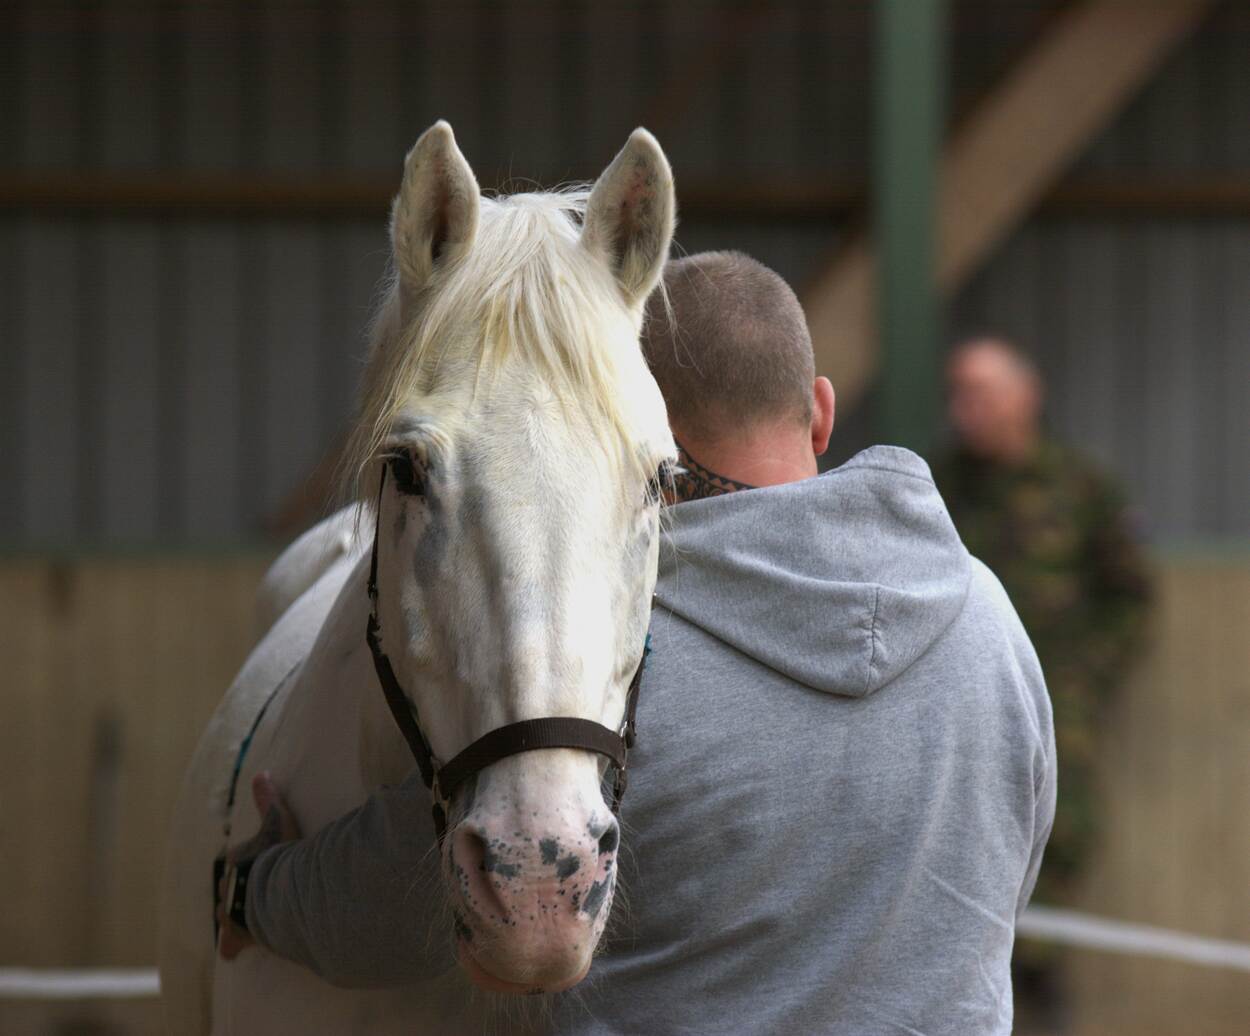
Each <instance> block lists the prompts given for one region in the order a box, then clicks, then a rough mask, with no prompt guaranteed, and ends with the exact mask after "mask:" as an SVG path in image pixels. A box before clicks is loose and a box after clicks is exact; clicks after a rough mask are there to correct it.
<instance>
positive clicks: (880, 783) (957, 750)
mask: <svg viewBox="0 0 1250 1036" xmlns="http://www.w3.org/2000/svg"><path fill="white" fill-rule="evenodd" d="M652 648H653V651H652V654H651V657H650V659H649V661H648V666H647V670H646V674H645V678H644V681H643V686H642V692H641V699H640V704H639V710H638V729H639V743H638V746H637V748H636V749H635V751H634V753H633V756H632V758H631V767H630V788H629V794H628V796H627V797H626V799H625V803H624V809H623V813H622V824H623V828H624V832H625V834H624V840H623V850H622V859H621V874H620V877H621V882H622V885H623V888H624V890H625V895H626V897H627V900H628V904H629V906H628V909H625V908H624V904H623V903H620V902H618V904H617V907H616V910H617V912H618V914H619V915H620V916H619V917H617V918H616V919H615V920H614V924H613V927H612V929H611V930H610V931H609V935H608V937H607V938H606V939H605V943H606V950H605V952H604V953H603V954H602V955H601V956H600V957H599V958H598V959H597V960H596V962H595V965H594V967H593V968H592V970H591V973H590V976H589V978H588V979H587V980H586V981H585V982H584V983H583V984H582V985H581V986H579V987H577V989H576V990H575V991H574V992H573V993H572V994H566V995H564V996H561V997H556V998H554V1002H553V1009H552V1012H551V1014H550V1017H549V1019H548V1020H547V1023H546V1026H547V1028H548V1030H549V1031H553V1032H569V1033H588V1034H589V1033H629V1034H651V1033H656V1034H660V1033H683V1034H684V1033H691V1034H693V1033H716V1034H721V1033H743V1034H745V1033H839V1034H846V1036H867V1034H874V1033H883V1034H885V1033H910V1034H925V1036H937V1034H940V1033H950V1034H959V1036H979V1034H987V1036H988V1034H999V1033H1009V1032H1010V1031H1011V1003H1012V1000H1011V979H1010V972H1009V962H1010V958H1011V949H1012V942H1013V938H1014V932H1015V920H1016V917H1017V915H1018V914H1019V912H1020V911H1021V910H1022V909H1023V908H1024V905H1025V903H1026V902H1027V900H1028V896H1029V893H1030V891H1031V890H1032V886H1033V881H1034V879H1035V877H1036V874H1037V869H1038V866H1039V864H1040V862H1041V857H1042V850H1043V847H1044V846H1045V843H1046V837H1047V835H1048V834H1049V831H1050V825H1051V821H1052V818H1053V815H1054V798H1055V755H1054V751H1055V750H1054V736H1053V731H1052V725H1051V711H1050V703H1049V700H1048V698H1047V695H1046V689H1045V685H1044V683H1043V681H1042V674H1041V672H1040V670H1039V668H1038V664H1037V659H1036V656H1035V655H1034V652H1033V649H1032V647H1031V646H1030V644H1029V641H1028V638H1027V637H1026V635H1025V633H1024V631H1023V629H1022V628H1021V626H1020V623H1019V620H1018V619H1017V618H1016V615H1015V612H1014V611H1013V609H1012V607H1011V604H1010V603H1009V602H1008V600H1007V597H1006V595H1005V594H1004V593H1003V590H1002V588H1001V587H1000V586H999V584H998V582H997V580H996V579H995V578H994V576H993V575H992V574H991V573H990V572H989V570H988V569H987V568H985V566H984V565H982V564H981V563H980V562H978V561H976V560H975V559H974V558H972V557H970V556H969V554H968V553H967V551H966V550H965V549H964V547H963V545H962V544H961V543H960V540H959V537H958V535H957V534H956V532H955V529H954V527H953V526H952V525H951V521H950V518H949V516H948V515H947V513H946V508H945V506H944V505H943V503H942V500H941V498H940V497H939V495H938V493H937V490H936V489H935V487H934V485H933V482H932V480H931V478H930V476H929V471H928V468H927V467H926V466H925V464H924V462H923V461H922V460H920V459H919V458H918V457H916V456H915V455H914V454H911V453H909V452H907V451H906V450H902V449H897V448H893V447H883V446H878V447H874V448H872V449H869V450H865V451H864V452H862V453H860V454H859V455H858V456H856V457H854V458H853V459H852V460H850V461H849V462H848V463H846V464H844V465H843V466H842V467H840V468H838V469H837V470H835V471H831V472H829V473H827V474H825V475H823V476H820V477H818V478H813V479H808V480H806V481H803V482H796V483H791V484H788V485H782V486H775V487H770V488H765V489H757V490H752V491H750V492H740V493H735V494H732V495H729V496H722V497H716V498H714V499H708V500H697V501H692V502H690V503H684V504H680V505H678V506H676V507H674V508H672V510H671V512H670V529H669V533H668V535H667V537H666V539H665V542H664V545H663V548H662V551H661V562H660V580H659V584H658V587H657V606H656V609H655V614H654V617H653V624H652ZM379 693H380V692H379ZM427 810H428V799H427V793H426V792H425V789H424V788H423V787H422V786H421V785H420V783H419V782H418V781H416V780H415V779H410V780H409V781H408V782H407V783H406V784H405V785H403V786H401V787H400V788H398V789H396V790H394V791H392V792H387V793H382V794H379V795H375V796H374V797H373V798H372V799H371V800H370V801H369V803H368V804H366V805H365V806H364V807H362V808H361V809H360V810H358V811H356V813H353V814H350V815H349V816H348V817H346V818H344V820H341V821H339V822H338V823H336V824H334V825H331V827H330V828H327V829H326V831H325V832H324V833H323V835H321V836H318V837H316V838H313V839H309V840H306V841H305V842H304V843H302V844H301V845H300V846H298V847H297V848H295V849H294V850H291V849H288V850H279V851H276V852H275V851H271V852H270V853H268V854H266V855H265V856H262V857H261V860H260V861H259V862H258V864H257V867H256V869H255V870H254V871H253V884H252V896H253V900H252V903H251V904H250V909H249V919H250V920H251V921H253V928H254V930H255V931H256V933H257V935H258V937H259V938H260V940H261V941H262V942H263V943H265V944H267V945H269V946H271V947H273V948H274V949H275V950H277V951H278V952H280V953H283V954H284V955H286V956H290V957H293V958H294V959H296V960H299V961H301V962H302V963H305V964H307V965H309V966H310V967H313V968H314V969H315V970H317V971H318V972H319V973H321V974H322V975H323V976H325V977H326V978H328V979H330V980H331V981H336V982H339V983H341V984H371V983H377V982H379V981H383V982H385V981H394V982H406V981H413V980H416V979H419V978H420V977H421V976H422V974H423V973H428V970H429V969H431V968H434V967H443V966H446V964H447V963H448V962H449V957H448V956H447V954H446V952H445V951H444V952H443V953H439V954H434V955H433V956H431V951H430V949H429V946H430V943H429V940H428V934H429V925H430V923H439V924H441V923H442V916H441V914H439V913H438V911H437V910H433V909H432V908H431V909H429V910H428V913H429V915H430V916H429V919H427V918H425V917H421V918H413V917H407V918H405V919H403V921H402V922H400V921H399V920H398V919H397V918H396V916H395V911H394V910H393V909H388V907H387V906H383V905H382V904H381V903H375V902H373V901H374V900H381V899H384V898H385V897H387V896H390V895H392V894H393V890H394V888H396V887H397V881H398V877H397V876H398V875H399V874H401V873H402V874H405V875H407V881H406V882H405V885H406V887H410V884H409V883H410V881H411V869H410V868H405V867H399V866H398V865H397V863H396V864H387V865H382V864H380V863H379V861H384V860H391V861H396V862H397V861H400V860H407V861H411V860H414V859H417V858H418V857H420V856H421V855H423V854H425V851H426V849H427V848H428V845H427V844H425V841H426V840H428V838H429V835H428V824H421V825H419V828H420V831H421V835H420V837H417V836H415V835H414V833H413V832H414V830H416V827H417V826H416V825H414V823H413V819H414V816H424V815H425V813H426V812H427ZM335 889H338V890H345V889H351V890H352V893H351V894H350V895H346V896H343V895H339V896H336V895H335V894H334V890H335ZM405 898H406V901H408V902H409V904H410V909H413V910H415V909H418V905H417V904H412V903H411V900H412V897H405ZM332 900H336V901H334V902H332ZM423 909H424V908H423ZM381 918H387V919H388V922H389V923H387V924H386V925H385V931H376V930H373V929H371V927H370V925H371V924H375V921H374V920H371V919H381ZM435 919H436V920H435ZM348 932H350V933H352V936H351V938H350V939H348V937H347V936H346V935H345V934H344V933H348Z"/></svg>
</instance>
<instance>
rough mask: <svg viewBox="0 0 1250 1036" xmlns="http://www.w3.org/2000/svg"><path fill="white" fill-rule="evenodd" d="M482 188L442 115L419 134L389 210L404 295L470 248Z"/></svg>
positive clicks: (475, 230)
mask: <svg viewBox="0 0 1250 1036" xmlns="http://www.w3.org/2000/svg"><path fill="white" fill-rule="evenodd" d="M480 208H481V193H480V191H479V190H478V186H477V180H476V179H475V178H474V176H473V170H472V169H470V168H469V163H468V162H466V161H465V158H464V155H462V154H461V153H460V149H459V148H458V147H456V137H455V134H453V133H452V131H451V126H449V125H448V124H447V123H446V122H444V121H442V120H441V119H440V120H439V121H438V122H436V123H434V125H433V126H431V127H430V128H429V129H428V130H426V131H425V132H424V133H422V134H421V136H420V137H419V138H417V142H416V143H415V144H414V145H413V146H412V150H411V151H409V152H408V157H407V158H406V159H405V160H404V182H403V186H401V187H400V189H399V194H398V195H397V196H396V198H395V204H394V206H393V208H392V210H391V245H392V247H393V248H394V250H395V269H396V271H397V272H398V274H399V286H400V290H401V292H402V294H403V297H405V298H411V297H412V296H413V295H415V294H416V293H417V292H419V291H420V290H421V289H422V288H423V287H424V286H425V283H426V281H427V280H429V277H430V274H432V273H433V272H434V269H435V267H436V266H437V265H438V264H439V263H442V262H445V261H447V260H448V259H451V258H453V257H454V256H456V255H459V254H461V253H463V252H465V251H467V250H468V249H469V248H470V247H471V246H472V244H473V238H474V237H475V236H476V234H477V218H478V211H479V209H480Z"/></svg>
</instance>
